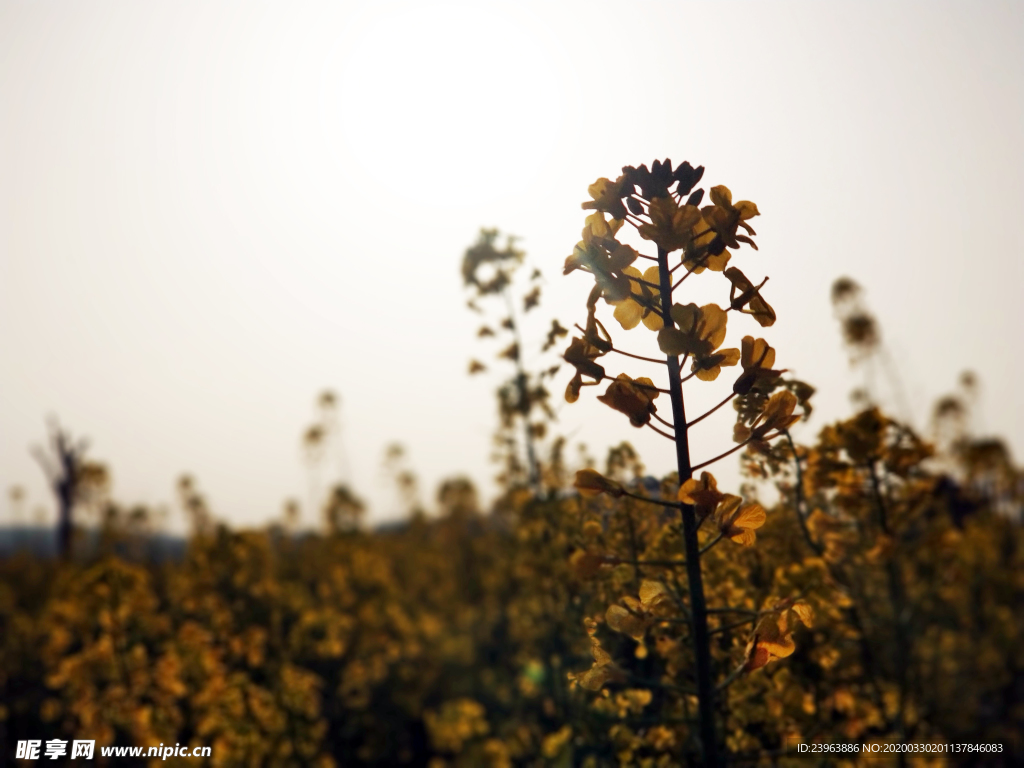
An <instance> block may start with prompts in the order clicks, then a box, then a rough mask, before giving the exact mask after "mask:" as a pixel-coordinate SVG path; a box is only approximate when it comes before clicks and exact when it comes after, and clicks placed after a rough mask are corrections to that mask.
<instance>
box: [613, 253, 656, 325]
mask: <svg viewBox="0 0 1024 768" xmlns="http://www.w3.org/2000/svg"><path fill="white" fill-rule="evenodd" d="M622 272H623V274H625V275H627V276H628V277H630V278H631V280H630V291H631V292H630V294H629V296H628V297H627V298H625V299H622V300H621V301H616V302H610V303H613V304H614V305H615V319H616V320H618V321H619V324H620V325H621V326H622V327H623V328H624V329H626V330H627V331H628V330H631V329H633V328H636V327H637V325H639V324H640V322H641V321H642V322H643V324H644V325H645V326H647V327H648V328H650V329H651V330H652V331H660V330H661V329H662V327H663V326H664V325H665V322H664V321H663V320H662V318H661V315H660V314H659V313H660V312H661V291H660V290H659V288H657V287H655V286H659V285H660V283H659V280H660V279H661V277H660V273H659V271H658V268H657V267H649V268H648V269H647V271H645V272H644V273H643V274H640V270H639V269H637V268H636V267H626V268H625V269H624V270H622ZM641 281H642V282H641Z"/></svg>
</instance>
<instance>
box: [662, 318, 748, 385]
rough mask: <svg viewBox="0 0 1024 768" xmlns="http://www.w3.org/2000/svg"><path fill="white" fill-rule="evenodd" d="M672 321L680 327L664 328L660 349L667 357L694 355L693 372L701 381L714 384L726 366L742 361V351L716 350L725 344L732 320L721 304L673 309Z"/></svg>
mask: <svg viewBox="0 0 1024 768" xmlns="http://www.w3.org/2000/svg"><path fill="white" fill-rule="evenodd" d="M671 315H672V320H673V322H674V323H675V325H676V326H677V327H675V328H663V329H662V330H661V331H660V332H659V333H658V346H659V347H661V351H662V352H664V353H665V354H666V355H690V356H692V357H693V367H692V370H693V371H694V372H695V373H696V374H697V378H699V379H700V380H701V381H714V380H715V379H717V378H718V374H719V373H721V370H722V366H723V365H736V363H738V362H739V360H740V352H739V350H738V349H723V350H721V351H719V352H718V353H716V352H715V350H717V349H718V347H719V346H721V344H722V342H723V341H725V328H726V321H727V320H728V317H727V316H726V313H725V310H724V309H722V308H721V307H720V306H718V305H717V304H705V305H704V306H703V307H700V308H698V307H697V305H696V304H686V305H685V306H684V305H682V304H676V305H675V306H674V307H672V312H671Z"/></svg>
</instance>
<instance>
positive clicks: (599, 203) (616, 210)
mask: <svg viewBox="0 0 1024 768" xmlns="http://www.w3.org/2000/svg"><path fill="white" fill-rule="evenodd" d="M623 180H624V179H623V177H622V176H620V177H619V178H618V179H616V180H615V181H609V180H608V179H605V178H600V179H598V180H597V181H595V182H594V183H593V184H591V185H590V186H589V187H587V192H588V193H589V194H590V197H591V198H592V199H591V200H588V201H587V202H585V203H583V205H582V206H581V207H582V208H583V210H585V211H587V210H596V211H604V212H605V213H610V214H611V215H612V217H613V218H616V219H624V218H626V206H625V205H623V203H622V186H623Z"/></svg>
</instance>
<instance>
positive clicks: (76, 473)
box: [32, 419, 108, 560]
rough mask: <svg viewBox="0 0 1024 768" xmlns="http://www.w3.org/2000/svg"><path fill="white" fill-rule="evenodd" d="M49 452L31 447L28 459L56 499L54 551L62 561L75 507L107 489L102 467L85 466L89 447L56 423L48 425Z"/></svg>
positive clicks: (67, 548) (67, 555) (67, 556)
mask: <svg viewBox="0 0 1024 768" xmlns="http://www.w3.org/2000/svg"><path fill="white" fill-rule="evenodd" d="M48 426H49V430H50V446H49V447H50V450H49V452H47V451H45V450H44V449H43V448H42V447H40V446H33V448H32V455H33V456H34V457H35V459H36V461H38V462H39V465H40V466H41V467H42V468H43V472H44V473H45V474H46V479H47V480H48V481H49V483H50V487H51V488H52V489H53V492H54V495H55V496H56V497H57V550H58V552H59V553H60V556H61V558H62V559H64V560H68V559H70V558H71V536H72V529H73V513H74V509H75V506H76V504H78V503H79V502H81V501H86V500H88V498H89V497H91V496H92V494H93V493H94V492H95V491H97V490H99V489H103V488H105V487H106V486H107V483H108V474H107V469H106V467H104V466H103V465H102V464H97V463H93V462H88V461H86V459H85V452H86V450H87V449H88V447H89V443H88V441H87V440H85V439H79V440H78V441H77V442H76V441H74V440H73V439H72V438H71V435H70V434H69V433H68V432H67V431H65V430H64V429H62V428H61V426H60V424H59V423H58V422H57V420H56V419H51V420H50V421H49V424H48Z"/></svg>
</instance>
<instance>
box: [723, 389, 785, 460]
mask: <svg viewBox="0 0 1024 768" xmlns="http://www.w3.org/2000/svg"><path fill="white" fill-rule="evenodd" d="M796 406H797V399H796V395H794V394H793V393H792V392H790V391H789V390H788V389H784V390H782V391H781V392H776V393H775V394H774V395H772V396H771V397H770V398H769V399H768V402H767V403H766V404H765V406H764V410H763V411H762V412H761V413H760V414H759V415H758V417H757V418H756V419H754V423H753V424H751V425H750V426H747V425H746V424H744V423H743V422H738V423H737V424H736V426H735V427H734V428H733V432H732V438H733V440H735V441H736V442H737V443H742V442H745V441H747V440H750V441H751V442H752V443H755V444H756V445H755V446H754V447H755V448H759V449H764V448H766V447H767V442H766V441H765V439H764V438H765V435H767V434H768V433H769V432H771V431H772V430H773V429H777V430H779V431H780V432H781V431H782V430H784V429H787V428H788V427H789V426H790V425H792V424H795V423H796V422H798V421H800V416H794V415H793V409H794V408H796Z"/></svg>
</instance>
